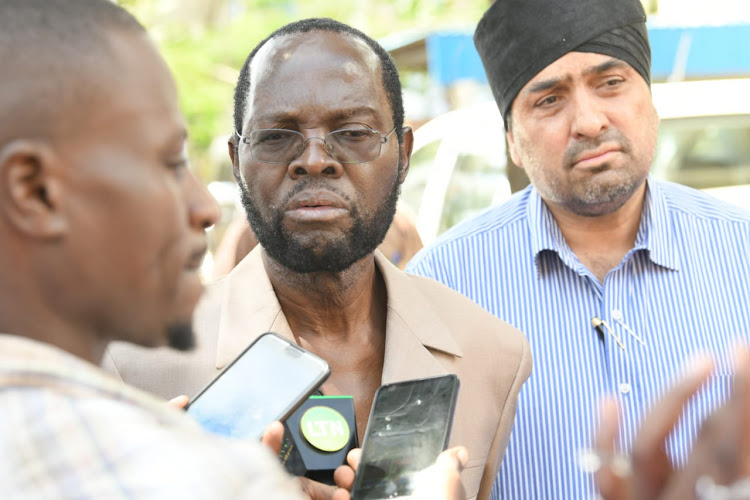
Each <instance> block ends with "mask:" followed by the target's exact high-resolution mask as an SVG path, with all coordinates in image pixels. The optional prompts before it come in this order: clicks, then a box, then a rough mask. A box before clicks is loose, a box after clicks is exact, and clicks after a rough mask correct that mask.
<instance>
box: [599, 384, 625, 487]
mask: <svg viewBox="0 0 750 500" xmlns="http://www.w3.org/2000/svg"><path fill="white" fill-rule="evenodd" d="M619 413H620V412H619V409H618V408H617V402H616V401H615V400H614V399H613V398H612V397H607V398H605V399H603V400H602V403H601V405H600V408H599V415H600V416H599V428H598V430H597V433H596V437H595V439H594V447H595V449H596V450H597V452H598V454H599V455H602V456H607V457H612V456H614V454H615V453H616V451H615V442H616V440H617V431H618V429H619ZM597 458H598V457H597ZM594 479H595V480H596V486H597V488H598V489H599V494H600V495H601V497H602V498H603V499H604V500H625V499H627V498H629V492H628V491H627V487H626V479H625V478H624V477H622V475H621V474H616V473H615V471H613V470H612V467H611V466H610V464H604V465H603V466H602V467H600V468H599V469H598V470H597V471H596V474H595V475H594Z"/></svg>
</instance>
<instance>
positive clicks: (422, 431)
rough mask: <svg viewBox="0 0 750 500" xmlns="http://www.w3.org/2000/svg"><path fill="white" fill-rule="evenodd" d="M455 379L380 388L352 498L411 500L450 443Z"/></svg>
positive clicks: (410, 382)
mask: <svg viewBox="0 0 750 500" xmlns="http://www.w3.org/2000/svg"><path fill="white" fill-rule="evenodd" d="M458 387H459V381H458V377H456V376H455V375H445V376H442V377H434V378H427V379H419V380H409V381H406V382H398V383H395V384H387V385H383V386H381V387H380V388H379V389H378V391H377V392H376V393H375V400H374V402H373V404H372V410H371V412H370V419H369V421H368V423H367V430H366V431H365V438H364V441H363V443H362V457H361V460H360V463H359V466H358V467H357V473H356V476H355V479H354V487H353V489H352V499H353V500H373V499H386V498H387V499H393V498H403V497H408V496H409V495H411V493H412V492H413V490H414V487H415V479H416V477H417V474H418V473H420V472H421V471H423V470H425V469H427V468H428V467H430V466H431V465H433V464H434V463H435V460H436V459H437V457H438V455H440V453H441V452H442V451H443V450H444V449H445V448H446V446H447V445H448V440H449V439H450V429H451V425H452V423H453V413H454V411H455V406H456V398H457V396H458Z"/></svg>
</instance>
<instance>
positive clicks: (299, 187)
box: [281, 177, 352, 207]
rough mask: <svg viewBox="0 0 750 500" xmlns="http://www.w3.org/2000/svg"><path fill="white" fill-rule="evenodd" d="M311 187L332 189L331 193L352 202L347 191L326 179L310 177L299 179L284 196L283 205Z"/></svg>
mask: <svg viewBox="0 0 750 500" xmlns="http://www.w3.org/2000/svg"><path fill="white" fill-rule="evenodd" d="M311 188H316V189H325V190H326V191H330V192H331V193H334V194H336V195H338V196H340V197H341V198H342V199H344V200H346V202H347V203H350V204H351V202H352V199H351V197H349V196H347V195H346V193H343V192H342V191H341V190H339V189H338V188H336V186H334V185H333V184H331V183H330V182H329V181H327V180H326V179H321V178H314V177H309V178H307V179H304V180H301V181H299V183H298V184H295V185H294V187H293V188H292V189H291V190H290V191H289V192H288V193H287V194H286V196H284V199H283V200H282V202H281V206H282V207H283V206H286V205H287V204H288V203H289V200H291V199H292V198H294V197H295V196H296V195H297V194H299V193H300V192H301V191H304V190H305V189H311Z"/></svg>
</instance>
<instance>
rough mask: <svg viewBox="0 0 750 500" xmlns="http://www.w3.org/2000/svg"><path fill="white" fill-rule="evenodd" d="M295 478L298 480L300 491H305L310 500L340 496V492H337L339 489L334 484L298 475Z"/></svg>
mask: <svg viewBox="0 0 750 500" xmlns="http://www.w3.org/2000/svg"><path fill="white" fill-rule="evenodd" d="M297 479H299V481H300V485H301V486H302V491H304V492H305V495H307V498H309V499H310V500H336V499H337V498H342V497H341V493H339V491H341V490H340V489H338V488H336V487H335V486H329V485H327V484H323V483H319V482H317V481H313V480H312V479H308V478H306V477H299V478H297ZM337 495H338V496H337Z"/></svg>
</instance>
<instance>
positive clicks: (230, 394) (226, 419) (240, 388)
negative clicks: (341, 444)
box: [186, 333, 331, 439]
mask: <svg viewBox="0 0 750 500" xmlns="http://www.w3.org/2000/svg"><path fill="white" fill-rule="evenodd" d="M330 373H331V369H330V368H329V367H328V363H326V362H325V361H324V360H323V359H321V358H319V357H318V356H316V355H315V354H313V353H311V352H309V351H307V350H305V349H303V348H301V347H299V346H298V345H296V344H294V343H292V342H289V341H288V340H286V339H285V338H283V337H280V336H279V335H276V334H275V333H264V334H263V335H261V336H260V337H258V338H257V339H256V340H255V341H254V342H253V343H252V344H250V345H249V346H248V347H247V349H245V350H244V351H243V352H242V354H240V355H239V356H237V358H236V359H235V360H234V361H232V362H231V363H230V364H229V365H227V366H226V367H225V368H224V369H223V370H222V371H221V373H219V375H217V376H216V378H215V379H214V380H213V381H212V382H211V383H209V384H208V385H207V386H206V387H205V388H204V389H203V390H202V391H200V392H199V393H198V394H197V395H196V396H195V397H194V398H193V399H192V400H191V401H190V403H189V404H188V405H187V408H186V411H187V412H188V414H190V415H191V416H192V417H193V418H194V419H195V420H197V421H198V423H200V424H201V426H202V427H203V428H204V429H206V430H207V431H209V432H212V433H214V434H219V435H222V436H231V437H238V438H258V439H260V437H261V436H262V435H263V431H264V430H265V429H266V427H267V426H268V424H270V423H271V422H273V421H274V420H281V421H283V420H284V419H286V418H287V417H288V416H289V415H291V414H292V413H293V412H294V410H295V409H297V407H298V406H299V405H300V404H302V402H303V401H305V400H306V399H307V398H308V396H310V395H311V394H312V393H313V392H315V390H316V389H317V388H318V387H320V385H321V384H322V383H323V382H324V381H325V380H326V379H327V378H328V375H329V374H330Z"/></svg>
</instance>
